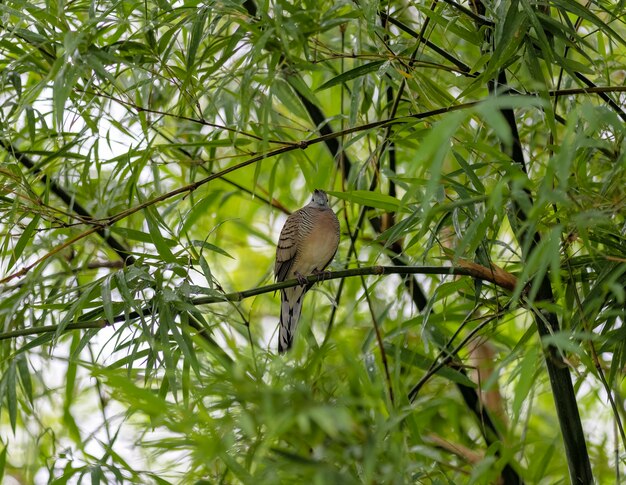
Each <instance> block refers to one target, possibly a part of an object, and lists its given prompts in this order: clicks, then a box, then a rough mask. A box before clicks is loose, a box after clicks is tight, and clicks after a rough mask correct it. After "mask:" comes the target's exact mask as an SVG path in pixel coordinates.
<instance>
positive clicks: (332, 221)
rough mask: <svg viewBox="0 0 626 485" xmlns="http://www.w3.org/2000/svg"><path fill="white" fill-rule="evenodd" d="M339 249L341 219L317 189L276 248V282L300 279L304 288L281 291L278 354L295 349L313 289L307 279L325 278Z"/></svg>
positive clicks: (290, 220)
mask: <svg viewBox="0 0 626 485" xmlns="http://www.w3.org/2000/svg"><path fill="white" fill-rule="evenodd" d="M338 247H339V220H338V219H337V216H336V215H335V213H334V212H333V210H332V209H331V208H330V206H329V205H328V196H327V195H326V192H324V191H323V190H318V189H316V190H314V191H313V197H312V198H311V201H310V202H309V203H308V204H307V205H305V206H304V207H302V208H301V209H298V210H297V211H295V212H294V213H292V214H291V215H290V216H289V217H288V218H287V220H286V221H285V225H284V226H283V228H282V230H281V232H280V238H279V239H278V245H277V247H276V264H275V266H274V274H275V276H276V281H277V282H281V281H286V280H290V279H293V278H297V279H298V281H299V282H300V285H298V286H293V287H291V288H284V289H282V290H280V294H281V304H280V323H279V330H278V353H280V354H282V353H284V352H286V351H287V350H289V349H290V348H291V345H292V344H293V337H294V333H295V330H296V327H297V325H298V320H299V319H300V312H301V311H302V299H303V298H304V295H305V293H306V292H307V291H308V290H309V289H310V288H311V286H312V285H311V284H310V283H308V282H307V281H306V279H305V277H306V276H308V275H310V274H317V275H322V274H323V273H322V272H323V271H324V269H325V268H326V267H327V266H328V265H329V264H330V262H331V261H332V260H333V258H334V257H335V254H336V253H337V248H338Z"/></svg>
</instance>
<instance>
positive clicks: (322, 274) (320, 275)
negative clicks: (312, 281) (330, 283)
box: [313, 269, 330, 283]
mask: <svg viewBox="0 0 626 485" xmlns="http://www.w3.org/2000/svg"><path fill="white" fill-rule="evenodd" d="M313 274H314V275H315V276H317V282H318V283H319V282H321V281H324V280H326V279H328V278H330V271H320V270H319V269H314V270H313Z"/></svg>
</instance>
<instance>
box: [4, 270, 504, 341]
mask: <svg viewBox="0 0 626 485" xmlns="http://www.w3.org/2000/svg"><path fill="white" fill-rule="evenodd" d="M390 274H430V275H442V276H448V275H456V276H470V277H474V278H479V279H483V280H485V281H489V282H491V283H493V284H495V285H496V286H501V287H503V288H504V289H506V288H507V286H508V283H507V282H506V281H505V280H502V279H500V278H498V277H494V275H495V273H493V272H490V271H489V270H487V269H485V270H477V269H475V268H468V267H460V266H369V267H364V268H353V269H346V270H341V271H333V272H328V273H325V274H323V276H322V277H320V276H318V275H311V276H309V277H308V278H306V280H307V282H308V283H311V284H314V283H316V282H319V281H322V280H323V281H327V280H334V279H343V278H351V277H354V276H367V275H374V276H382V275H390ZM507 274H508V273H507ZM510 277H513V278H514V276H513V275H510ZM299 284H300V283H299V282H298V280H297V279H291V280H287V281H282V282H280V283H274V284H271V285H266V286H261V287H259V288H252V289H249V290H243V291H234V292H231V293H224V294H221V295H215V296H202V297H198V298H193V299H191V300H190V303H191V304H192V305H194V306H198V305H211V304H216V303H224V302H237V301H242V300H245V299H246V298H251V297H253V296H257V295H262V294H265V293H272V292H274V291H278V290H282V289H284V288H290V287H293V286H297V285H299ZM94 313H100V311H99V310H98V309H95V310H92V311H90V312H89V314H88V315H93V314H94ZM153 313H154V312H153V309H152V308H151V307H149V306H147V307H145V308H143V309H142V310H141V311H140V312H131V313H129V314H128V315H118V316H116V317H114V318H113V320H112V321H108V320H106V319H99V320H85V321H78V322H76V323H71V324H68V325H67V326H66V327H65V330H66V331H68V330H81V329H88V328H104V327H107V326H110V325H113V324H115V323H120V322H124V321H127V320H134V319H136V318H139V317H141V316H149V315H152V314H153ZM58 328H59V326H58V325H47V326H42V327H30V328H22V329H19V330H12V331H10V332H4V333H0V341H1V340H6V339H10V338H15V337H23V336H27V335H37V334H41V333H49V332H56V331H57V329H58Z"/></svg>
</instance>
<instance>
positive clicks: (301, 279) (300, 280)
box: [294, 271, 309, 286]
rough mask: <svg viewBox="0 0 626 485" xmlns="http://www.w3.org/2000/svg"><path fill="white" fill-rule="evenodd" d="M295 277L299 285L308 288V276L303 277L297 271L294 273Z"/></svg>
mask: <svg viewBox="0 0 626 485" xmlns="http://www.w3.org/2000/svg"><path fill="white" fill-rule="evenodd" d="M294 276H295V277H296V279H297V280H298V283H300V286H306V285H308V284H309V280H307V279H306V276H304V275H302V274H301V273H298V272H297V271H296V272H295V273H294Z"/></svg>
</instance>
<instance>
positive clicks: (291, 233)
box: [274, 210, 302, 281]
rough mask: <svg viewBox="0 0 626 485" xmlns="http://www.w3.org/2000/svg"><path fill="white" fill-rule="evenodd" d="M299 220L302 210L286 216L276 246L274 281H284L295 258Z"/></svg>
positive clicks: (298, 235) (298, 238) (298, 240)
mask: <svg viewBox="0 0 626 485" xmlns="http://www.w3.org/2000/svg"><path fill="white" fill-rule="evenodd" d="M301 221H302V212H301V211H300V210H298V211H296V212H294V213H293V214H291V215H290V216H289V217H288V218H287V220H286V221H285V225H284V226H283V230H282V231H280V238H279V239H278V246H277V247H276V264H275V265H274V274H275V275H276V281H285V280H286V279H287V275H288V274H289V270H290V269H291V267H292V266H293V263H294V261H295V260H296V256H297V254H298V244H299V242H300V222H301Z"/></svg>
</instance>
